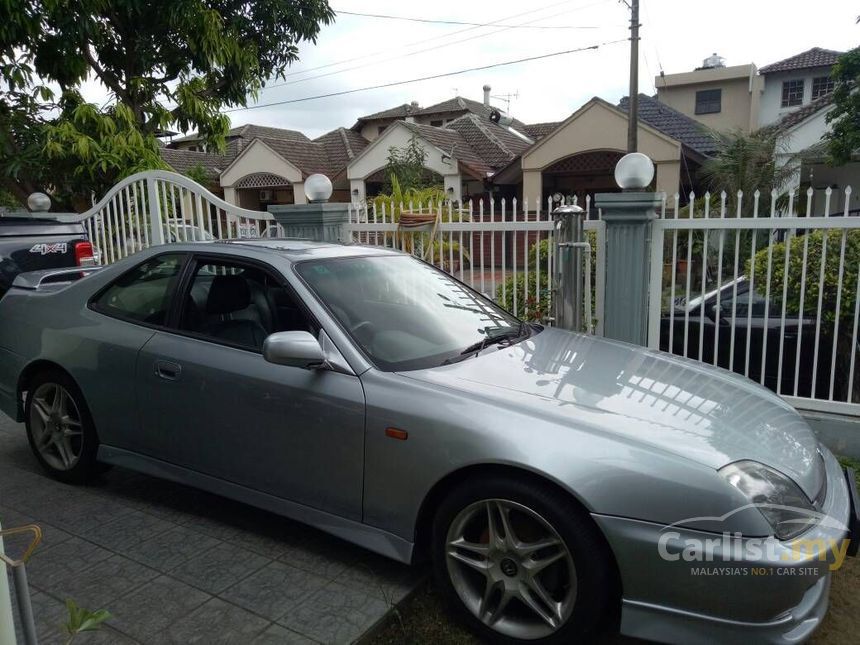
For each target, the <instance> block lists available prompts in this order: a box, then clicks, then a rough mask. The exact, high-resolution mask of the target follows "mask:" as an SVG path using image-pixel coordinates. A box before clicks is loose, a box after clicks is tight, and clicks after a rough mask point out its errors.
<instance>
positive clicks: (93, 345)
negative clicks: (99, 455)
mask: <svg viewBox="0 0 860 645" xmlns="http://www.w3.org/2000/svg"><path fill="white" fill-rule="evenodd" d="M187 258H188V255H187V254H186V253H177V252H167V253H160V254H158V255H154V256H152V257H149V258H147V259H145V260H143V261H142V262H140V263H139V264H137V265H136V266H134V267H133V268H131V269H129V270H128V271H126V272H124V273H123V274H122V275H120V276H119V277H118V278H116V279H114V280H113V281H111V282H110V283H109V284H107V285H106V286H105V287H103V288H102V289H101V290H100V291H99V292H98V293H96V294H95V296H93V298H92V299H91V300H90V302H89V303H88V309H89V311H88V312H87V317H88V318H90V319H91V321H92V324H91V325H85V326H82V327H81V329H80V331H79V334H80V340H79V343H78V344H77V346H74V345H72V344H70V345H69V346H68V347H66V348H65V351H67V352H69V353H70V354H73V355H74V356H75V357H76V361H75V362H76V365H77V370H76V372H75V377H76V379H77V380H78V383H79V385H80V387H81V389H82V391H83V392H84V395H85V396H86V397H87V401H88V403H89V407H90V412H91V414H92V416H93V419H94V420H95V423H96V427H97V428H98V429H99V438H100V440H101V442H102V443H104V444H106V445H109V446H113V447H117V448H123V449H125V450H130V451H133V452H138V453H142V454H147V455H157V454H159V453H160V452H161V446H160V445H159V442H160V437H159V436H158V433H157V432H151V431H150V430H151V428H149V427H147V426H146V425H142V424H141V423H140V417H139V416H138V415H137V414H135V411H136V410H135V409H136V407H137V406H138V405H139V404H140V401H139V398H138V397H139V394H140V393H139V392H138V390H137V389H136V387H135V383H136V381H137V375H138V368H139V365H138V357H139V352H140V349H141V347H143V346H144V344H145V343H146V342H147V341H148V340H150V339H151V338H152V336H153V334H154V333H155V332H156V330H158V329H159V328H162V327H163V326H164V325H166V324H167V320H168V317H169V311H170V305H171V302H172V296H173V292H174V291H175V289H176V288H177V287H178V285H179V281H180V276H181V274H182V270H183V267H184V264H185V262H186V260H187Z"/></svg>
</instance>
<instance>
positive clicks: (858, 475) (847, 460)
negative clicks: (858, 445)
mask: <svg viewBox="0 0 860 645" xmlns="http://www.w3.org/2000/svg"><path fill="white" fill-rule="evenodd" d="M839 463H840V464H842V465H843V466H847V467H848V468H853V469H854V478H855V479H856V480H857V485H858V486H860V461H858V460H857V459H852V458H851V457H839Z"/></svg>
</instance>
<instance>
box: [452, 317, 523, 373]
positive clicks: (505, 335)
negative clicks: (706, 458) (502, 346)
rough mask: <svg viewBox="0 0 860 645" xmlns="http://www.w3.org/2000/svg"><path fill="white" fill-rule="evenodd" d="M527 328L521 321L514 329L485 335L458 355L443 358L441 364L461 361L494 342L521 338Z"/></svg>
mask: <svg viewBox="0 0 860 645" xmlns="http://www.w3.org/2000/svg"><path fill="white" fill-rule="evenodd" d="M527 330H528V325H526V323H524V322H521V323H520V324H519V326H518V327H517V328H516V329H508V330H506V331H503V332H502V333H500V334H494V335H492V336H487V337H485V338H482V339H481V340H479V341H478V342H477V343H473V344H471V345H469V346H468V347H467V348H466V349H464V350H463V351H462V352H460V354H459V355H458V356H454V357H452V358H449V359H447V360H445V361H444V362H443V363H442V364H443V365H450V364H451V363H456V362H457V361H461V360H463V359H464V358H467V357H469V356H471V355H472V354H477V353H478V352H480V351H481V350H482V349H486V348H487V347H489V346H490V345H495V344H496V343H501V342H504V341H506V340H507V341H514V340H517V339H518V338H522V337H523V336H524V335H525V334H526V331H527Z"/></svg>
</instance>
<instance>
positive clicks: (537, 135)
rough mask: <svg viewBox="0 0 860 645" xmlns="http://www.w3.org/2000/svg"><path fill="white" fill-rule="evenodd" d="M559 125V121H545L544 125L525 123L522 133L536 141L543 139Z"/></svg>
mask: <svg viewBox="0 0 860 645" xmlns="http://www.w3.org/2000/svg"><path fill="white" fill-rule="evenodd" d="M560 125H561V121H547V122H545V123H526V125H525V130H524V132H525V133H526V134H527V135H529V136H530V137H531V138H532V139H534V140H535V141H537V140H538V139H543V138H544V137H545V136H546V135H548V134H549V133H550V132H552V131H553V130H555V129H556V128H557V127H558V126H560Z"/></svg>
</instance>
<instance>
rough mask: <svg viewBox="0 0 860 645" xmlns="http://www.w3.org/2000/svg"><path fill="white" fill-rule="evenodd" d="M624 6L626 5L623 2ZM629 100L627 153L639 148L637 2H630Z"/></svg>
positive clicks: (634, 0)
mask: <svg viewBox="0 0 860 645" xmlns="http://www.w3.org/2000/svg"><path fill="white" fill-rule="evenodd" d="M623 1H624V0H622V2H623ZM625 4H627V3H626V2H625ZM627 6H628V7H630V98H629V105H628V108H627V109H628V112H627V152H636V149H637V148H638V147H639V142H638V136H637V135H638V134H639V0H630V4H628V5H627Z"/></svg>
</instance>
